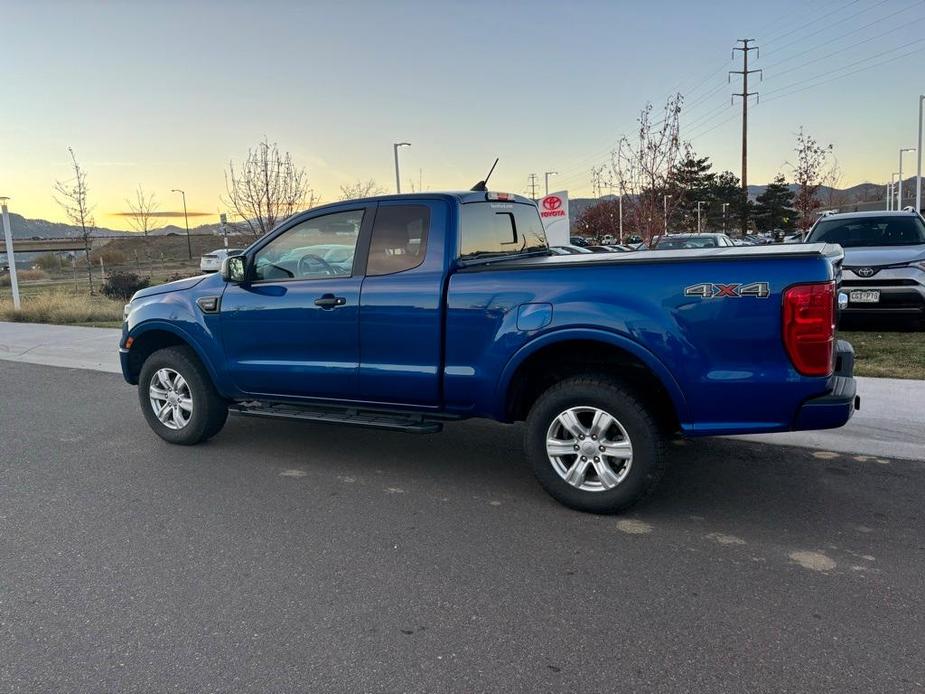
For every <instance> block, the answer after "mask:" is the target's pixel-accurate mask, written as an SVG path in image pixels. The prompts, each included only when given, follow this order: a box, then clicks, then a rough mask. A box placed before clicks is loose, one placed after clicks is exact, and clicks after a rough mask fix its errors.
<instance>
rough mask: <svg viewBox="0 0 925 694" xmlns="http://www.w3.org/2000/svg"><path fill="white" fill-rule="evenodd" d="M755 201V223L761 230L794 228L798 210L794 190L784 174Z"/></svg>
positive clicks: (779, 175)
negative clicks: (795, 205)
mask: <svg viewBox="0 0 925 694" xmlns="http://www.w3.org/2000/svg"><path fill="white" fill-rule="evenodd" d="M755 203H756V204H755V223H756V224H757V225H758V229H759V230H761V231H770V230H771V229H785V230H790V229H793V226H794V222H795V220H796V219H797V211H796V210H795V209H794V208H793V191H792V190H790V186H789V185H787V181H786V180H785V179H784V176H783V174H778V175H777V176H776V177H775V178H774V181H772V182H771V183H770V184H769V185H768V187H767V189H766V190H765V191H764V192H763V193H762V194H761V195H759V196H758V197H757V198H756V199H755Z"/></svg>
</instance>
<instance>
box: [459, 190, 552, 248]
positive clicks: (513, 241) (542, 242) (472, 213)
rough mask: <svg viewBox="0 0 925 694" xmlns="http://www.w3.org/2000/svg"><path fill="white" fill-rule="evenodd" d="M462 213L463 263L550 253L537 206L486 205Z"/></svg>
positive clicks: (464, 207) (467, 205) (471, 206)
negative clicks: (526, 254) (525, 254)
mask: <svg viewBox="0 0 925 694" xmlns="http://www.w3.org/2000/svg"><path fill="white" fill-rule="evenodd" d="M461 207H462V210H461V223H460V239H459V259H460V260H461V261H463V262H471V261H478V260H485V259H491V258H498V257H505V256H511V255H521V254H524V253H537V252H546V251H548V249H549V246H548V244H547V242H546V233H545V232H544V231H543V222H542V221H541V220H540V215H539V212H538V211H537V209H536V207H535V206H534V205H530V204H525V203H518V202H503V201H486V202H470V203H465V204H463V205H462V206H461Z"/></svg>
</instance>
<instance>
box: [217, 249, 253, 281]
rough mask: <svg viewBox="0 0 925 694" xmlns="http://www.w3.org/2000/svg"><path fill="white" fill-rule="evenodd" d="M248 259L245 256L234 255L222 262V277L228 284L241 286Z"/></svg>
mask: <svg viewBox="0 0 925 694" xmlns="http://www.w3.org/2000/svg"><path fill="white" fill-rule="evenodd" d="M246 267H247V258H246V257H245V256H243V255H232V256H229V257H227V258H225V259H224V260H223V261H222V269H221V275H222V279H223V280H225V281H226V282H232V283H233V284H240V283H241V282H243V281H244V275H245V268H246Z"/></svg>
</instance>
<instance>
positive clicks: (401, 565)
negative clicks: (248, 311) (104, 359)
mask: <svg viewBox="0 0 925 694" xmlns="http://www.w3.org/2000/svg"><path fill="white" fill-rule="evenodd" d="M521 433H522V432H521V430H520V429H519V428H516V427H515V428H506V427H503V426H500V425H495V424H489V423H481V422H476V423H465V424H456V425H452V426H449V427H448V428H447V431H446V432H444V433H443V434H441V435H436V436H409V435H403V434H397V433H396V434H393V433H380V432H373V431H365V430H359V429H346V428H336V427H333V426H322V425H305V424H296V423H285V422H264V421H259V420H253V419H231V420H229V423H228V425H227V426H226V428H225V430H224V431H223V432H222V433H221V434H220V435H219V436H218V437H217V438H216V439H214V440H213V441H212V442H210V443H209V444H206V445H203V446H200V447H196V448H181V447H173V446H169V445H167V444H165V443H163V442H161V440H160V439H158V438H157V437H155V436H154V434H152V433H151V432H150V431H149V430H148V429H147V427H146V426H145V424H144V422H143V420H142V418H141V415H140V413H139V412H138V403H137V399H136V396H135V392H134V389H132V388H130V387H129V386H127V385H125V384H124V383H123V382H122V381H121V379H120V378H119V377H118V376H116V375H113V374H107V373H101V372H92V371H83V370H70V369H63V368H55V367H48V366H36V365H31V364H21V363H13V362H5V361H0V442H2V450H0V690H2V691H22V692H35V691H51V690H54V691H119V690H122V691H125V690H132V691H159V692H160V691H203V692H205V691H254V692H270V691H272V692H278V691H297V690H301V691H315V692H322V691H323V692H328V691H331V692H340V691H343V692H380V691H381V692H414V691H422V692H440V691H465V692H478V691H486V692H499V691H528V692H536V691H597V692H614V691H626V692H644V691H652V692H674V691H677V692H695V691H710V692H746V691H748V692H764V691H768V692H771V691H773V692H783V691H792V692H806V691H813V692H829V691H831V692H849V691H850V692H904V691H922V690H923V688H925V610H923V602H925V600H923V595H925V519H923V511H922V508H923V504H922V500H923V497H925V462H915V461H903V460H891V459H885V458H880V459H873V458H864V457H862V459H856V458H855V457H854V456H851V455H845V454H837V453H822V452H815V453H814V452H813V451H810V450H805V449H795V448H786V447H780V446H767V445H764V444H758V443H752V442H743V441H732V440H714V441H700V442H696V443H690V444H687V445H685V446H677V447H676V448H675V450H674V456H673V457H674V465H673V466H672V467H671V469H670V471H669V473H668V475H667V477H666V479H665V481H664V484H663V485H662V486H661V487H660V490H659V492H658V493H657V495H656V496H655V497H654V498H653V499H651V500H650V501H649V502H648V503H647V504H645V505H644V506H641V507H639V508H638V509H636V510H635V511H634V512H633V513H632V514H630V515H628V516H625V517H622V518H619V517H617V518H614V517H598V516H591V515H584V514H580V513H576V512H573V511H569V510H568V509H565V508H563V507H561V506H559V505H557V504H556V503H555V502H554V501H552V500H551V499H550V498H548V497H547V496H546V495H545V494H544V493H543V492H542V491H541V490H540V488H539V487H538V486H537V485H536V484H535V483H534V481H533V479H532V478H531V476H530V473H529V471H528V470H527V467H526V465H525V463H524V462H523V460H522V456H521V452H520V436H521ZM818 456H823V457H818Z"/></svg>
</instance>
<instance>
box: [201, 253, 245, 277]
mask: <svg viewBox="0 0 925 694" xmlns="http://www.w3.org/2000/svg"><path fill="white" fill-rule="evenodd" d="M243 252H244V249H243V248H217V249H215V250H214V251H209V252H208V253H206V254H205V255H203V256H202V257H201V258H200V259H199V269H200V270H202V271H203V272H218V271H219V270H220V269H221V267H222V261H223V260H224V259H225V258H227V257H228V256H231V255H238V254H240V253H243Z"/></svg>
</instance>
